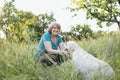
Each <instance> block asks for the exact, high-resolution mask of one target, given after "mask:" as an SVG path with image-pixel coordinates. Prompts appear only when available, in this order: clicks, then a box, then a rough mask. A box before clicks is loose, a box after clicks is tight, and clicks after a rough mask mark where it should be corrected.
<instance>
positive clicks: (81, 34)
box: [70, 24, 92, 40]
mask: <svg viewBox="0 0 120 80" xmlns="http://www.w3.org/2000/svg"><path fill="white" fill-rule="evenodd" d="M70 33H71V34H72V37H74V38H75V39H79V40H81V39H82V38H86V39H87V38H88V37H92V30H91V29H90V28H89V25H87V24H84V25H83V26H82V25H80V24H77V25H76V26H73V27H72V28H71V30H70Z"/></svg>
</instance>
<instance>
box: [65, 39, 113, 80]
mask: <svg viewBox="0 0 120 80" xmlns="http://www.w3.org/2000/svg"><path fill="white" fill-rule="evenodd" d="M66 48H67V49H68V51H71V52H70V53H71V58H72V62H73V64H74V65H75V67H76V69H77V70H79V71H80V73H81V74H82V75H83V78H82V80H111V79H112V78H113V77H114V75H115V73H114V71H113V69H112V68H111V66H110V65H108V64H107V63H105V62H104V61H102V60H99V59H98V58H96V57H94V56H92V55H91V54H89V53H88V52H86V51H85V50H83V49H82V48H80V47H79V45H78V44H77V43H76V42H75V41H68V42H67V43H66Z"/></svg>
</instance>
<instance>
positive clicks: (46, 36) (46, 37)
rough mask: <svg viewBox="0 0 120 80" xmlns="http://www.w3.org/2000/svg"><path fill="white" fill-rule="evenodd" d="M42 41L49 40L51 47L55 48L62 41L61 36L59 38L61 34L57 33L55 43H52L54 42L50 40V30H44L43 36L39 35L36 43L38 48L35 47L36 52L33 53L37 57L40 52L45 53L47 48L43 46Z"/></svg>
mask: <svg viewBox="0 0 120 80" xmlns="http://www.w3.org/2000/svg"><path fill="white" fill-rule="evenodd" d="M44 41H50V42H51V46H52V49H54V50H57V49H58V46H59V44H60V43H61V42H62V38H61V36H59V35H58V36H57V37H56V44H54V43H53V42H52V39H51V34H50V32H45V33H44V34H43V36H42V37H41V39H40V41H39V44H38V48H37V52H36V54H35V57H38V56H39V55H40V53H41V52H44V53H47V50H46V49H45V46H44Z"/></svg>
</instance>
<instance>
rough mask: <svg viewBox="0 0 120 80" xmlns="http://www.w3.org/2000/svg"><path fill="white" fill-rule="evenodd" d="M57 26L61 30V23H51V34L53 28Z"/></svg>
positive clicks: (49, 27)
mask: <svg viewBox="0 0 120 80" xmlns="http://www.w3.org/2000/svg"><path fill="white" fill-rule="evenodd" d="M54 26H56V27H57V28H59V29H60V30H61V26H60V24H59V23H51V24H50V25H49V26H48V31H49V32H50V33H51V30H52V29H53V27H54Z"/></svg>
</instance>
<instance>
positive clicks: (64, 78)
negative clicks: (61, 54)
mask: <svg viewBox="0 0 120 80" xmlns="http://www.w3.org/2000/svg"><path fill="white" fill-rule="evenodd" d="M119 36H120V34H119V33H117V34H112V35H105V36H103V37H100V38H98V39H94V40H93V39H89V40H82V41H77V42H78V44H80V46H81V47H82V48H84V49H85V50H87V51H88V52H89V53H91V54H92V55H94V56H95V57H97V58H99V59H101V60H103V61H105V62H107V63H108V64H110V65H111V66H112V68H113V69H114V71H115V75H116V76H115V78H114V79H113V80H120V37H119ZM37 44H38V43H37V42H30V43H27V44H26V43H15V42H12V41H11V42H9V41H5V42H3V40H0V80H80V78H81V77H80V76H79V77H78V73H77V71H76V69H75V68H74V66H73V64H72V63H71V61H70V60H68V61H66V62H64V63H63V64H61V65H60V66H57V65H55V66H52V67H48V68H44V67H43V66H41V64H38V65H36V64H35V62H34V53H35V50H36V47H37ZM81 76H82V75H81Z"/></svg>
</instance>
